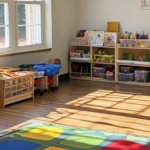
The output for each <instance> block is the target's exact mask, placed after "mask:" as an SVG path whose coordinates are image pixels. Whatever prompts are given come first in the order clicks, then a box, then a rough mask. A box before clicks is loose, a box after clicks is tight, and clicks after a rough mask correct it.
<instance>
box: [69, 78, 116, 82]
mask: <svg viewBox="0 0 150 150" xmlns="http://www.w3.org/2000/svg"><path fill="white" fill-rule="evenodd" d="M70 78H71V79H78V80H90V81H101V82H112V83H115V81H114V80H107V79H103V78H94V77H76V76H71V77H70Z"/></svg>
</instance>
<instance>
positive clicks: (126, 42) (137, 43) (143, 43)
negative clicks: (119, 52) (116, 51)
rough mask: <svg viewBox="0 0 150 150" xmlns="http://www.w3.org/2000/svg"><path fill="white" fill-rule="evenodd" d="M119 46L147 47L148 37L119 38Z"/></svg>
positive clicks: (149, 42) (148, 43)
mask: <svg viewBox="0 0 150 150" xmlns="http://www.w3.org/2000/svg"><path fill="white" fill-rule="evenodd" d="M120 43H121V47H137V48H148V47H149V46H150V40H149V39H120Z"/></svg>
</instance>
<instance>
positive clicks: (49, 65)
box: [35, 63, 62, 69]
mask: <svg viewBox="0 0 150 150" xmlns="http://www.w3.org/2000/svg"><path fill="white" fill-rule="evenodd" d="M35 66H38V67H55V68H59V69H60V68H62V65H55V64H49V63H40V64H35Z"/></svg>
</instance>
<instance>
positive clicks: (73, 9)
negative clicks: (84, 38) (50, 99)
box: [0, 0, 77, 74]
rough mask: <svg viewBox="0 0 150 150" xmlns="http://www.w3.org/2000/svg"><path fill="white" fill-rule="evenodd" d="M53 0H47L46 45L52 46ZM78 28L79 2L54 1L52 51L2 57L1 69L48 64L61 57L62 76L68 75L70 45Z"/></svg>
mask: <svg viewBox="0 0 150 150" xmlns="http://www.w3.org/2000/svg"><path fill="white" fill-rule="evenodd" d="M50 1H51V0H46V8H45V11H46V43H47V46H48V47H50V46H51V40H50V39H51V22H50V20H51V16H50V11H51V3H50ZM76 27H77V0H52V50H51V51H45V52H38V53H28V54H21V55H13V56H7V57H0V67H4V66H7V67H9V66H10V67H17V66H18V65H20V64H24V63H40V62H48V61H49V59H50V58H51V57H60V56H61V60H62V65H63V68H62V69H61V72H60V73H61V74H65V73H68V58H69V57H68V55H69V45H70V42H71V41H72V40H74V38H75V30H76Z"/></svg>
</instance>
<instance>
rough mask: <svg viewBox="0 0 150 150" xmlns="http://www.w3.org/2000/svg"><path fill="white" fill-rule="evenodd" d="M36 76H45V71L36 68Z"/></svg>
mask: <svg viewBox="0 0 150 150" xmlns="http://www.w3.org/2000/svg"><path fill="white" fill-rule="evenodd" d="M34 75H35V76H34V77H35V78H39V77H43V76H44V71H38V69H37V70H36V72H35V73H34Z"/></svg>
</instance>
